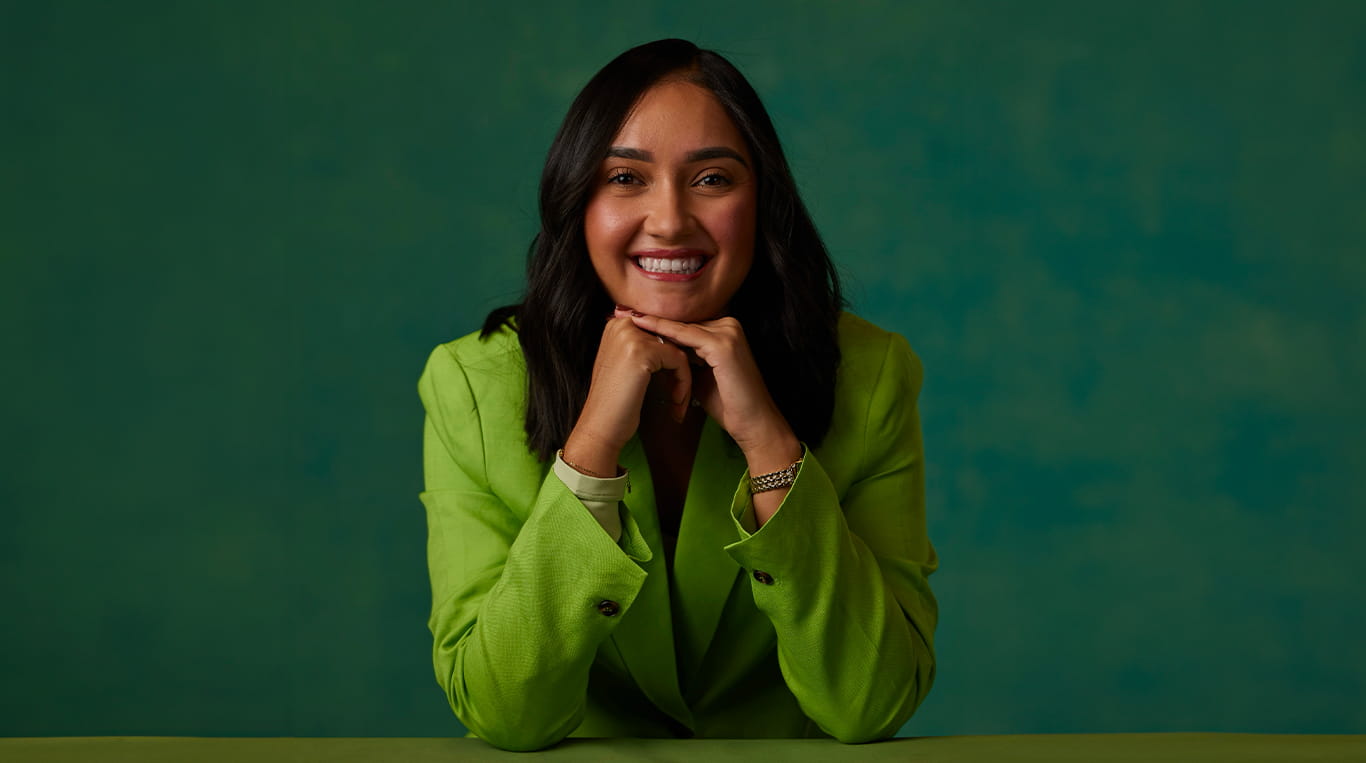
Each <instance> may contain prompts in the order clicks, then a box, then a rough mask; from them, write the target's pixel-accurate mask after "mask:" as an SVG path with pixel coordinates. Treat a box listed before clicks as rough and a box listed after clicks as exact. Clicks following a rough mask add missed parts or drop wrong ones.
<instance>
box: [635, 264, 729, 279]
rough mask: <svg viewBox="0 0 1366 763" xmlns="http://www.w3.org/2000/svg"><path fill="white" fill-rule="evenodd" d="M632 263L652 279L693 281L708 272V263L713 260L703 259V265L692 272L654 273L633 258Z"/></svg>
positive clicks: (641, 272)
mask: <svg viewBox="0 0 1366 763" xmlns="http://www.w3.org/2000/svg"><path fill="white" fill-rule="evenodd" d="M631 264H632V265H634V266H635V268H636V270H637V271H638V272H639V273H640V274H641V275H643V276H645V277H646V278H648V279H650V280H651V281H692V280H694V279H696V278H700V277H701V276H702V274H703V273H705V272H707V265H710V264H711V260H709V259H706V260H702V267H700V268H698V269H697V270H696V271H695V272H692V273H652V272H650V271H648V270H646V269H645V268H642V267H641V266H640V263H639V262H637V261H635V260H631Z"/></svg>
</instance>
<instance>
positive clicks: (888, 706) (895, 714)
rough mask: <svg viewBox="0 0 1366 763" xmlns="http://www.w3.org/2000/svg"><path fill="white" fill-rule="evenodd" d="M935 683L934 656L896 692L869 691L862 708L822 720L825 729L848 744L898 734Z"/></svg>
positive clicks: (918, 667) (889, 737)
mask: <svg viewBox="0 0 1366 763" xmlns="http://www.w3.org/2000/svg"><path fill="white" fill-rule="evenodd" d="M933 684H934V658H933V657H932V656H931V657H928V659H927V660H925V661H923V662H921V663H920V664H918V665H917V666H916V669H915V670H914V671H913V672H912V673H911V674H910V675H909V676H907V677H906V679H905V680H904V681H903V682H902V683H901V684H900V687H901V688H900V691H897V692H896V693H895V694H894V695H893V696H887V695H882V696H878V695H879V692H875V691H869V692H868V693H866V694H865V695H864V697H863V700H864V701H863V702H862V703H861V704H856V705H853V706H860V707H862V711H861V712H849V713H842V714H840V715H839V716H838V717H831V718H829V719H827V722H825V723H821V724H819V725H820V726H821V729H822V730H824V731H825V733H827V734H829V735H830V736H832V737H834V738H835V739H836V740H838V741H840V742H843V743H844V744H867V743H869V742H881V741H883V740H885V739H891V738H892V737H894V736H896V735H897V732H899V731H900V730H901V727H902V726H904V725H906V723H907V722H908V721H909V720H910V719H911V716H912V715H914V714H915V711H916V709H918V708H919V707H920V704H921V703H922V702H923V701H924V700H925V697H926V695H928V694H929V692H930V687H931V686H932V685H933Z"/></svg>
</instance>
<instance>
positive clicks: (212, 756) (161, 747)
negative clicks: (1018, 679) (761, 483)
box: [0, 734, 1366, 763]
mask: <svg viewBox="0 0 1366 763" xmlns="http://www.w3.org/2000/svg"><path fill="white" fill-rule="evenodd" d="M528 757H548V758H552V759H554V760H559V761H577V760H582V761H612V760H652V761H670V760H705V761H708V763H719V762H720V761H745V763H751V762H752V761H755V760H759V761H773V762H775V763H776V762H777V761H790V760H796V761H801V760H810V761H843V760H851V761H852V760H860V761H874V760H909V761H944V762H945V763H948V762H949V761H953V762H955V763H956V762H958V761H962V762H963V763H968V762H969V761H1040V763H1044V762H1045V761H1046V762H1047V763H1059V762H1065V761H1087V762H1088V763H1090V762H1091V761H1145V762H1146V761H1155V760H1160V761H1164V762H1165V761H1210V763H1216V762H1217V763H1228V762H1229V761H1240V762H1243V761H1247V762H1252V763H1255V762H1257V761H1267V762H1268V763H1270V762H1271V761H1275V762H1276V763H1293V762H1294V761H1366V735H1353V736H1326V735H1282V734H1037V735H1000V736H951V737H921V738H916V739H893V740H890V741H887V742H878V743H876V744H866V745H842V744H840V743H838V742H833V741H820V740H800V739H779V740H752V739H706V740H702V739H697V740H674V739H571V740H568V741H566V742H564V743H563V744H560V745H558V746H556V747H553V748H551V749H549V750H544V751H541V752H536V753H512V752H503V751H501V750H496V749H494V748H492V747H489V746H488V745H487V744H485V743H484V742H482V741H480V740H477V739H398V738H387V739H338V738H326V739H306V738H283V739H242V738H233V739H217V738H200V737H35V738H15V739H0V760H4V761H15V763H21V762H22V763H28V762H29V761H32V762H33V763H46V762H48V761H101V762H102V763H121V762H122V761H129V762H130V763H131V762H132V761H137V763H161V762H162V761H167V762H168V763H169V761H176V762H177V763H179V762H180V761H196V762H197V763H212V762H213V761H241V760H250V761H260V762H262V763H270V762H272V761H282V762H283V761H301V762H302V761H310V762H311V761H321V760H325V761H332V762H335V763H347V762H348V761H357V762H359V761H372V760H373V761H381V760H382V761H390V760H392V761H404V762H405V763H423V761H454V760H514V759H519V760H525V759H527V758H528Z"/></svg>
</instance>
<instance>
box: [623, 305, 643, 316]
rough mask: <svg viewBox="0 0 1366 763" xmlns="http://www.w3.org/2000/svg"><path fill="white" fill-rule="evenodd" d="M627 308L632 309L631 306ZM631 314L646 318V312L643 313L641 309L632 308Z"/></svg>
mask: <svg viewBox="0 0 1366 763" xmlns="http://www.w3.org/2000/svg"><path fill="white" fill-rule="evenodd" d="M626 309H627V310H631V308H629V307H628V308H626ZM631 315H632V316H634V317H636V318H644V317H645V313H642V312H641V311H639V310H631Z"/></svg>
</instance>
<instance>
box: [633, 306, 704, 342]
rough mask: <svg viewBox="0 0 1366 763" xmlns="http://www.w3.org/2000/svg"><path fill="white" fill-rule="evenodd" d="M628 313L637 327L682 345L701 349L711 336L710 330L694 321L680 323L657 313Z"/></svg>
mask: <svg viewBox="0 0 1366 763" xmlns="http://www.w3.org/2000/svg"><path fill="white" fill-rule="evenodd" d="M630 315H631V322H632V323H634V324H635V325H636V326H637V327H639V328H642V329H644V330H646V331H648V332H650V333H651V334H656V335H658V336H662V337H664V338H665V339H668V340H669V341H671V342H673V343H674V344H678V345H682V346H684V347H691V348H693V349H701V348H702V347H703V346H705V345H706V344H707V343H708V342H709V341H710V340H711V338H712V334H711V332H710V331H708V330H706V329H704V328H702V327H700V326H698V325H697V324H694V323H680V322H679V321H671V320H669V319H668V318H660V317H659V316H657V315H637V314H635V313H631V314H630Z"/></svg>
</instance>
